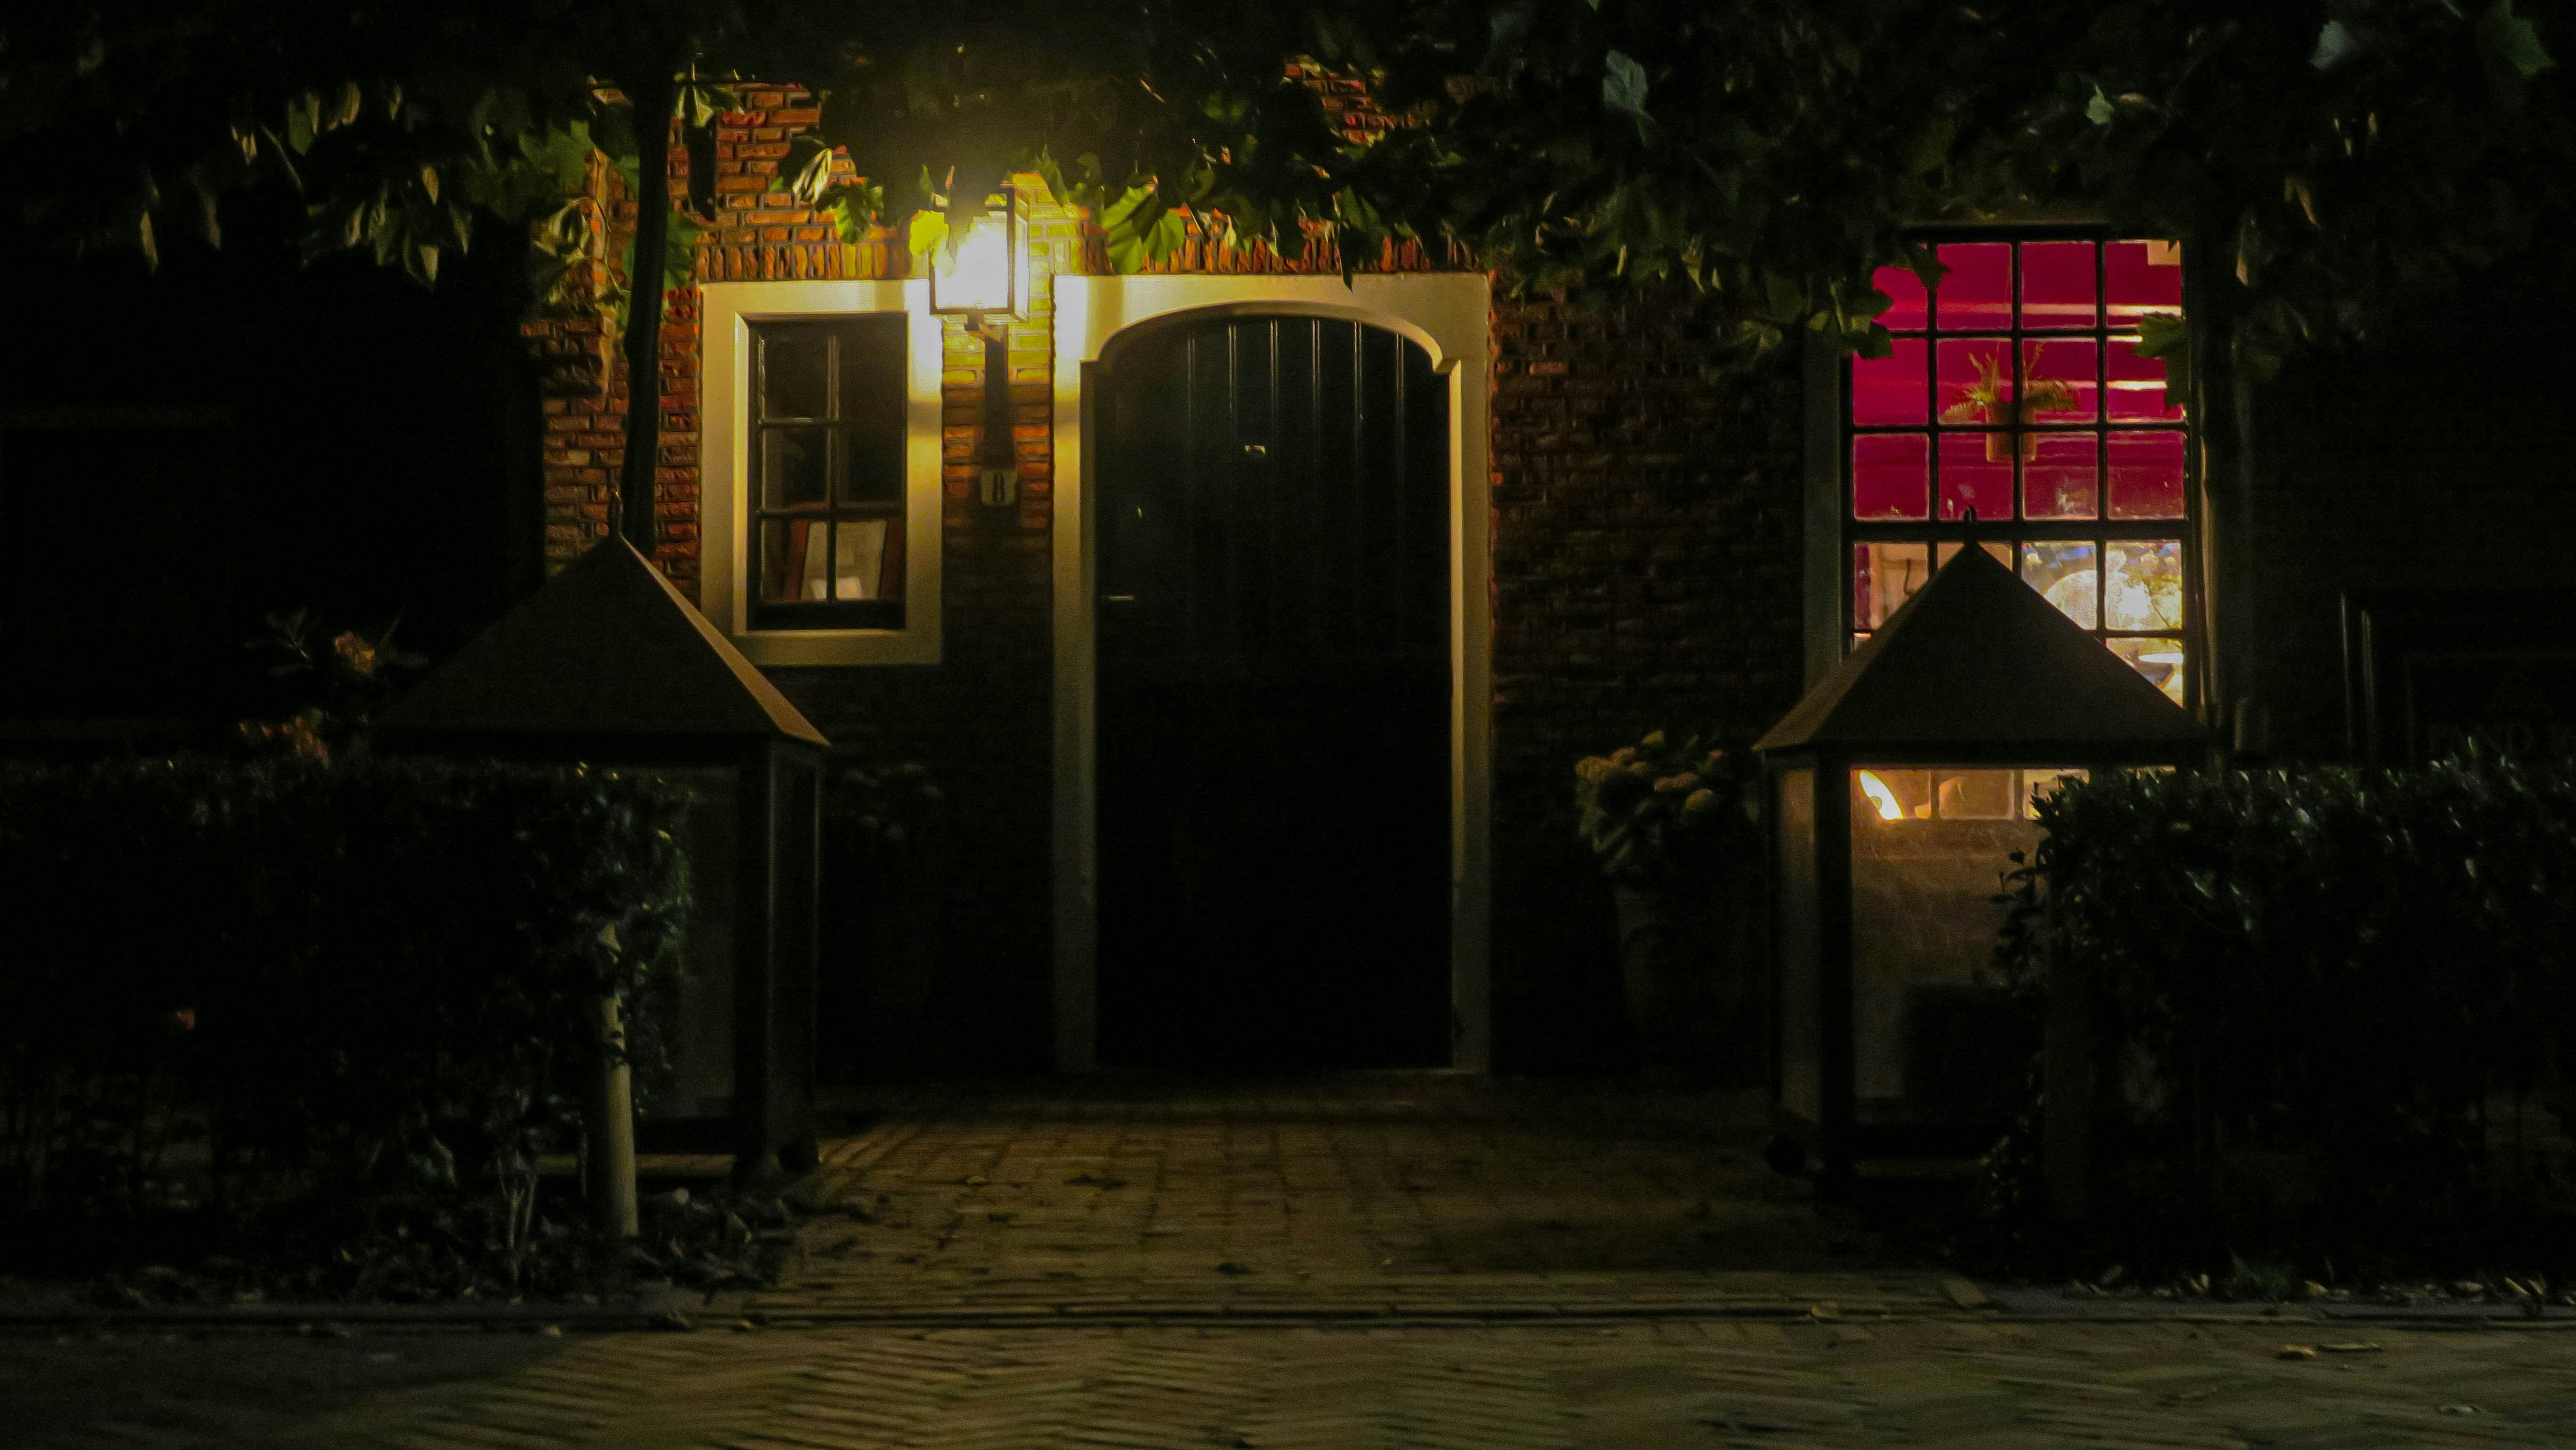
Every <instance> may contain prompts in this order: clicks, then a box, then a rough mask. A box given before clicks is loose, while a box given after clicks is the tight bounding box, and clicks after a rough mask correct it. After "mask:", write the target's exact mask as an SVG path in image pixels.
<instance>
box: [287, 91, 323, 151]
mask: <svg viewBox="0 0 2576 1450" xmlns="http://www.w3.org/2000/svg"><path fill="white" fill-rule="evenodd" d="M321 123H322V98H321V97H320V96H317V95H315V94H313V93H312V92H311V91H306V92H305V93H304V94H302V95H300V96H297V97H296V98H295V99H294V100H291V101H289V102H287V103H286V144H287V145H288V146H290V147H292V148H293V149H294V151H295V154H296V155H298V156H302V155H304V154H305V153H306V152H308V151H311V150H312V149H313V137H314V135H315V133H316V132H318V131H319V130H320V129H321Z"/></svg>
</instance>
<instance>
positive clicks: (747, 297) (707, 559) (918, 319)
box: [698, 281, 941, 665]
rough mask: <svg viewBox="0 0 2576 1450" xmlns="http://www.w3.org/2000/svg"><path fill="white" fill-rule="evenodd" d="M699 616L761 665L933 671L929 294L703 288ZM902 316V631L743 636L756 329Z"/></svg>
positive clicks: (844, 288) (934, 504) (934, 450)
mask: <svg viewBox="0 0 2576 1450" xmlns="http://www.w3.org/2000/svg"><path fill="white" fill-rule="evenodd" d="M698 294H699V298H700V303H699V307H700V321H699V324H698V326H699V334H698V356H699V361H700V373H699V378H698V422H699V427H700V429H701V432H700V434H699V437H700V449H699V468H700V472H699V484H700V491H699V497H698V549H699V559H698V569H699V578H700V586H699V589H700V592H699V597H698V609H699V612H701V613H703V614H705V615H706V617H707V618H708V620H709V621H710V622H712V623H713V624H714V625H715V626H716V627H717V628H718V629H721V630H723V631H724V632H725V637H726V638H728V639H730V640H732V641H733V645H734V648H736V649H739V650H741V651H742V652H743V655H744V657H745V658H747V659H749V660H750V661H751V662H752V663H753V664H756V665H932V664H937V663H939V576H940V545H941V535H940V513H941V497H940V487H939V370H940V366H941V362H940V334H941V328H940V325H939V319H938V318H936V317H933V316H931V314H930V284H929V283H928V282H926V281H910V282H710V283H707V284H705V285H703V286H701V287H700V288H699V289H698ZM874 312H900V313H903V314H904V315H905V316H906V317H907V318H908V319H909V323H908V325H907V326H906V328H905V330H904V331H905V337H906V339H907V340H908V341H909V342H910V344H911V351H912V367H911V376H910V380H909V388H908V397H907V399H906V405H905V409H904V534H903V539H904V553H903V559H904V565H903V617H904V627H903V628H901V629H793V630H791V629H764V630H754V629H752V628H751V627H750V620H751V592H750V587H749V572H750V561H751V499H750V496H749V492H748V490H747V489H745V487H744V486H743V480H745V479H747V478H749V477H750V476H751V466H750V448H751V442H750V435H751V430H750V428H748V427H747V426H745V420H746V419H747V418H748V416H749V409H750V391H751V324H752V323H754V322H773V321H785V320H790V319H796V318H825V317H835V316H849V315H855V314H860V313H874Z"/></svg>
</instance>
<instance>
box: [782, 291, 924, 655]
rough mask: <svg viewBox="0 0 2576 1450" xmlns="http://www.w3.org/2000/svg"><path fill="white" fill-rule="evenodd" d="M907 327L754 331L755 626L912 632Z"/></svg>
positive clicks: (879, 320) (896, 320)
mask: <svg viewBox="0 0 2576 1450" xmlns="http://www.w3.org/2000/svg"><path fill="white" fill-rule="evenodd" d="M905 325H906V324H905V322H904V320H903V319H902V318H900V317H872V318H858V319H850V320H847V321H842V322H834V323H810V322H800V323H776V324H767V325H755V326H754V328H753V330H752V336H753V371H754V378H753V383H752V390H751V391H752V398H753V416H752V438H751V440H750V441H751V445H752V449H751V465H752V472H753V479H752V489H751V503H752V507H751V510H750V512H751V520H752V529H751V550H752V555H753V557H752V560H751V564H752V577H753V578H754V580H755V581H757V592H756V594H755V596H754V601H753V615H754V619H753V622H754V624H755V626H759V625H785V626H790V627H794V626H800V625H801V626H809V627H811V626H825V627H829V626H856V627H890V628H900V627H901V626H902V623H903V616H902V610H903V603H902V601H903V578H904V569H903V536H904V503H903V490H902V483H901V481H902V477H903V467H904V448H905V442H904V435H903V418H904V409H905V407H906V403H907V399H906V396H905V393H906V388H905V384H904V376H905V363H906V356H905V346H906V344H905V339H904V329H905ZM889 484H891V487H889V486H888V485H889ZM889 494H890V495H891V497H887V495H889Z"/></svg>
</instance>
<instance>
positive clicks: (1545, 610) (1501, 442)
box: [1493, 297, 1803, 1070]
mask: <svg viewBox="0 0 2576 1450" xmlns="http://www.w3.org/2000/svg"><path fill="white" fill-rule="evenodd" d="M1717 321H1718V318H1717V317H1716V315H1715V308H1714V307H1713V306H1710V305H1708V304H1695V303H1694V302H1693V301H1691V300H1690V299H1688V298H1685V297H1670V298H1663V299H1657V300H1651V301H1641V302H1637V303H1633V304H1630V305H1627V306H1623V307H1619V308H1613V309H1607V310H1597V311H1587V310H1584V309H1579V308H1573V307H1568V306H1564V305H1561V304H1555V303H1549V302H1522V303H1502V304H1499V305H1497V307H1496V308H1495V314H1494V332H1495V342H1496V351H1497V354H1498V358H1499V360H1498V362H1497V363H1496V367H1495V373H1496V378H1495V389H1494V392H1495V397H1494V439H1493V468H1494V695H1495V700H1494V900H1495V922H1494V942H1495V953H1494V980H1495V996H1496V1023H1495V1027H1496V1033H1495V1035H1496V1041H1497V1057H1498V1060H1499V1063H1500V1065H1502V1066H1504V1067H1507V1068H1523V1069H1529V1070H1545V1069H1551V1068H1579V1067H1588V1066H1600V1065H1605V1064H1607V1063H1608V1062H1610V1061H1611V1060H1613V1057H1614V1054H1615V1052H1616V1040H1617V1031H1616V1028H1615V1021H1616V1016H1617V1010H1618V998H1617V984H1616V979H1615V976H1614V964H1613V959H1612V955H1611V925H1610V915H1609V900H1608V891H1607V888H1606V887H1605V886H1604V885H1603V883H1602V882H1601V880H1600V877H1599V874H1598V872H1597V870H1596V869H1595V867H1594V865H1593V862H1592V860H1591V857H1590V855H1589V853H1588V852H1587V851H1586V850H1585V848H1584V847H1583V846H1582V845H1581V844H1580V842H1578V841H1577V840H1576V839H1575V835H1574V820H1575V815H1574V807H1573V796H1572V791H1573V780H1574V775H1573V765H1574V762H1575V760H1576V759H1577V758H1578V757H1580V756H1583V755H1588V754H1598V753H1602V752H1606V751H1608V750H1610V749H1612V748H1615V747H1616V746H1618V745H1621V744H1624V743H1628V742H1631V741H1634V740H1635V739H1636V738H1637V737H1639V736H1641V735H1643V734H1645V733H1646V732H1647V731H1649V730H1653V729H1659V728H1670V729H1673V730H1677V731H1691V730H1702V729H1714V730H1719V731H1723V732H1725V733H1726V734H1728V735H1730V736H1732V737H1734V738H1736V739H1739V740H1743V741H1748V742H1749V741H1750V740H1751V738H1752V737H1753V736H1754V735H1755V734H1757V733H1759V732H1760V731H1761V730H1763V729H1765V728H1768V727H1769V726H1770V724H1771V723H1772V722H1773V721H1774V720H1776V719H1777V718H1778V717H1779V716H1780V715H1781V714H1782V713H1783V712H1785V711H1786V710H1787V709H1788V708H1789V706H1790V705H1792V704H1794V703H1795V702H1796V700H1797V697H1798V693H1799V685H1800V680H1801V675H1802V671H1803V663H1802V661H1803V654H1802V650H1803V645H1802V637H1801V634H1800V626H1799V603H1798V601H1799V587H1800V586H1799V558H1798V550H1799V498H1800V488H1801V482H1800V436H1799V417H1800V411H1799V393H1798V384H1797V369H1796V366H1795V362H1794V359H1792V358H1784V359H1782V360H1781V362H1780V363H1779V364H1778V365H1775V366H1770V367H1766V369H1765V370H1764V371H1762V372H1761V373H1759V374H1757V375H1755V376H1754V377H1751V378H1748V379H1742V380H1737V381H1734V382H1730V383H1728V384H1726V385H1723V386H1720V385H1715V384H1712V383H1710V382H1708V381H1706V380H1704V379H1703V378H1702V376H1701V374H1700V360H1701V358H1702V357H1703V356H1704V355H1705V350H1704V346H1703V344H1704V342H1705V340H1706V339H1707V337H1708V335H1709V332H1710V330H1711V329H1712V328H1713V327H1714V326H1715V325H1716V323H1717Z"/></svg>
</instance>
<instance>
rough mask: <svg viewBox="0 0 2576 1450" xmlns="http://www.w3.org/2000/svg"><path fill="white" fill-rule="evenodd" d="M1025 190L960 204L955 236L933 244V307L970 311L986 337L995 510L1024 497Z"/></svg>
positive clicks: (989, 482) (982, 482)
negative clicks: (1018, 404)
mask: <svg viewBox="0 0 2576 1450" xmlns="http://www.w3.org/2000/svg"><path fill="white" fill-rule="evenodd" d="M1021 205H1022V202H1021V198H1020V194H1019V191H1018V189H1017V188H1015V187H1009V186H1005V187H1003V188H1001V189H1000V190H998V191H996V192H993V193H992V194H991V195H989V196H988V197H987V198H986V199H985V202H984V209H983V210H981V211H976V212H970V211H967V210H966V209H964V208H962V207H957V208H952V209H951V211H950V212H949V218H948V239H947V240H946V241H945V242H942V243H941V244H940V245H939V246H937V247H935V248H933V249H932V250H931V256H930V310H931V311H933V312H935V313H940V314H943V315H948V316H963V317H964V318H965V319H966V330H967V331H968V332H970V333H973V334H974V335H975V336H977V337H979V338H981V339H983V342H984V449H983V457H982V459H981V460H980V465H979V467H978V468H977V470H976V483H975V497H976V498H977V499H978V500H979V501H981V502H983V503H985V504H987V505H990V506H992V507H995V508H1009V507H1011V506H1013V505H1015V504H1017V503H1018V502H1019V499H1020V485H1019V463H1018V460H1017V458H1016V457H1015V456H1014V450H1015V445H1014V443H1013V442H1012V429H1011V421H1012V414H1011V371H1010V369H1011V335H1010V326H1009V321H1008V320H1009V319H1012V318H1017V317H1021V316H1024V315H1025V314H1026V313H1027V311H1028V306H1029V249H1028V246H1027V244H1026V237H1027V230H1028V229H1027V228H1026V227H1025V226H1024V225H1022V221H1023V218H1022V216H1021Z"/></svg>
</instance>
